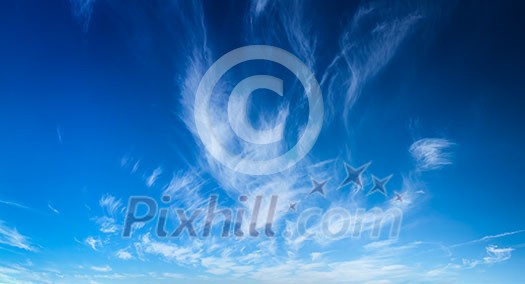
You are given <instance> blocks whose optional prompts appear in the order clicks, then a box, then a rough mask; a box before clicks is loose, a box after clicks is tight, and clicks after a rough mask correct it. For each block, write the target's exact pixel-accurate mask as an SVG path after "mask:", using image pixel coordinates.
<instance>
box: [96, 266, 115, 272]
mask: <svg viewBox="0 0 525 284" xmlns="http://www.w3.org/2000/svg"><path fill="white" fill-rule="evenodd" d="M91 270H93V271H98V272H110V271H111V270H112V269H111V267H110V266H109V265H106V266H91Z"/></svg>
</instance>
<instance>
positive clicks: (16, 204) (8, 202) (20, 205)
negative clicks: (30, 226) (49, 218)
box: [0, 200, 33, 211]
mask: <svg viewBox="0 0 525 284" xmlns="http://www.w3.org/2000/svg"><path fill="white" fill-rule="evenodd" d="M0 204H4V205H8V206H14V207H18V208H21V209H25V210H31V211H32V210H33V209H32V208H30V207H27V206H25V205H22V204H20V203H16V202H12V201H7V200H0Z"/></svg>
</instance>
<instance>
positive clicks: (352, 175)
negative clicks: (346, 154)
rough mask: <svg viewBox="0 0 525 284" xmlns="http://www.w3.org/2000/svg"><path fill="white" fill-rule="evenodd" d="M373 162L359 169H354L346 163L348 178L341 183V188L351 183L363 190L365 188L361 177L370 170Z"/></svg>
mask: <svg viewBox="0 0 525 284" xmlns="http://www.w3.org/2000/svg"><path fill="white" fill-rule="evenodd" d="M371 163H372V162H368V163H366V164H364V165H362V166H360V167H359V168H357V169H356V168H354V167H352V166H350V165H348V164H347V163H345V169H346V178H345V180H344V181H343V183H341V185H340V186H339V188H342V187H344V186H346V185H348V184H350V183H352V182H353V183H354V184H355V185H357V186H359V188H362V187H363V180H362V179H361V176H362V175H363V172H364V171H366V169H368V167H369V166H370V164H371Z"/></svg>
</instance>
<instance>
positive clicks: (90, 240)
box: [84, 236, 102, 250]
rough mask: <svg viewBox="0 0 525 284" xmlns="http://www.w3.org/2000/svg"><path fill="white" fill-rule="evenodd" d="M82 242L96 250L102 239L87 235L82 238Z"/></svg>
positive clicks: (99, 246)
mask: <svg viewBox="0 0 525 284" xmlns="http://www.w3.org/2000/svg"><path fill="white" fill-rule="evenodd" d="M84 243H85V244H87V245H88V246H89V247H91V248H92V249H93V250H98V249H99V248H101V247H102V241H101V240H100V239H99V238H95V237H92V236H89V237H87V238H86V239H85V240H84Z"/></svg>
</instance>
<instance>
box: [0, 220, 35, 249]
mask: <svg viewBox="0 0 525 284" xmlns="http://www.w3.org/2000/svg"><path fill="white" fill-rule="evenodd" d="M0 245H7V246H10V247H15V248H19V249H23V250H26V251H36V248H35V247H34V246H33V244H31V242H30V241H29V238H28V237H26V236H24V235H22V234H20V233H19V232H18V230H17V229H16V228H10V227H8V226H7V225H5V223H4V221H2V220H0Z"/></svg>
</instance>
